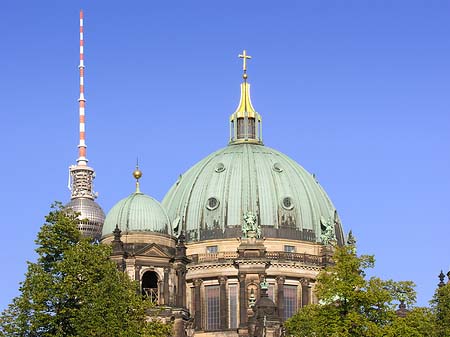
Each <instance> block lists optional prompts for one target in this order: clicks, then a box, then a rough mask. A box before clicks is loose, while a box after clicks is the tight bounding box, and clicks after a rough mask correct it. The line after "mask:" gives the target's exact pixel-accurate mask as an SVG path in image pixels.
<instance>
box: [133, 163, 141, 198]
mask: <svg viewBox="0 0 450 337" xmlns="http://www.w3.org/2000/svg"><path fill="white" fill-rule="evenodd" d="M133 177H134V179H136V192H134V193H139V194H140V193H141V190H140V188H139V179H141V177H142V171H141V170H139V163H136V169H135V170H134V171H133Z"/></svg>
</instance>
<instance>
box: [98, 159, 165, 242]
mask: <svg viewBox="0 0 450 337" xmlns="http://www.w3.org/2000/svg"><path fill="white" fill-rule="evenodd" d="M133 177H134V178H135V179H136V190H135V191H134V192H133V193H132V194H131V195H129V196H128V197H126V198H124V199H122V200H120V201H119V202H118V203H117V204H115V205H114V206H113V208H112V209H111V210H110V211H109V213H108V215H107V216H106V219H105V224H104V225H103V235H102V236H103V237H106V236H111V235H112V233H113V232H114V230H115V229H116V228H118V229H119V230H121V231H122V233H124V234H128V233H132V232H153V233H160V234H168V235H172V227H171V224H170V220H169V217H168V216H167V213H166V211H165V210H164V208H163V207H162V206H161V204H160V203H159V202H158V201H156V200H155V199H153V198H152V197H150V196H148V195H146V194H144V193H142V192H141V189H140V183H139V179H141V177H142V171H141V170H140V169H139V167H138V166H136V169H135V170H134V171H133Z"/></svg>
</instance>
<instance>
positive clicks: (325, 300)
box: [286, 245, 450, 337]
mask: <svg viewBox="0 0 450 337" xmlns="http://www.w3.org/2000/svg"><path fill="white" fill-rule="evenodd" d="M333 261H334V263H333V264H332V265H331V266H329V267H327V268H326V269H325V270H324V271H322V272H321V273H319V275H318V277H317V284H316V287H315V294H316V296H317V298H318V301H319V304H312V305H308V306H306V307H303V308H301V309H300V310H299V311H298V313H297V314H296V315H294V316H293V317H291V318H290V319H289V320H288V321H286V330H287V333H288V335H291V336H296V337H311V336H321V337H322V336H323V337H327V336H333V337H341V336H342V337H344V336H355V337H356V336H358V337H365V336H367V337H378V336H392V337H393V336H436V326H437V322H436V318H435V315H434V311H433V310H431V309H429V308H413V307H412V306H413V304H414V303H415V300H416V293H415V291H414V283H413V282H411V281H401V282H396V281H393V280H382V279H380V278H378V277H371V278H369V279H367V278H366V274H365V270H366V269H368V268H372V267H373V266H374V261H375V260H374V257H373V256H369V255H362V256H357V254H356V248H355V246H354V245H347V246H343V247H335V251H334V255H333ZM443 292H444V291H443ZM399 303H401V304H402V305H405V306H406V305H407V306H408V307H409V308H410V310H404V311H403V315H398V314H397V309H398V305H399ZM402 316H404V317H402ZM445 336H450V335H445Z"/></svg>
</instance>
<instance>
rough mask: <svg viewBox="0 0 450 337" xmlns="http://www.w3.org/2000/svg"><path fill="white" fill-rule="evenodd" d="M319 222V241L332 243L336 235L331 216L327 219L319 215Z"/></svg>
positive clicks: (327, 243) (325, 243)
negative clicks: (320, 231)
mask: <svg viewBox="0 0 450 337" xmlns="http://www.w3.org/2000/svg"><path fill="white" fill-rule="evenodd" d="M320 224H321V230H322V233H321V235H320V241H321V242H322V243H323V244H324V245H329V244H332V243H333V241H335V240H336V235H335V233H334V221H333V220H332V218H331V217H330V218H328V220H325V218H324V217H323V216H321V217H320Z"/></svg>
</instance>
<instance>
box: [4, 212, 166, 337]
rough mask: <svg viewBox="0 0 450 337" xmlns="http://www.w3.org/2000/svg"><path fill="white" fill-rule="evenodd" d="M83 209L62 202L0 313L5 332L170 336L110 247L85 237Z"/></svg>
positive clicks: (55, 335)
mask: <svg viewBox="0 0 450 337" xmlns="http://www.w3.org/2000/svg"><path fill="white" fill-rule="evenodd" d="M78 221H79V220H78V219H77V214H75V213H73V212H72V211H71V210H68V209H64V208H62V206H61V205H60V204H56V205H55V206H54V207H53V209H52V211H51V212H50V213H49V214H48V216H47V217H46V222H45V224H44V225H43V226H42V228H41V230H40V232H39V234H38V236H37V239H36V244H37V249H36V252H37V254H38V258H37V261H36V262H35V263H32V262H28V271H27V273H26V277H25V280H24V281H23V282H22V283H21V286H20V292H21V294H20V295H19V296H18V297H16V298H15V299H14V300H13V301H12V303H11V304H10V305H9V307H8V308H7V309H6V310H5V311H4V312H3V313H2V314H1V316H0V335H2V336H30V337H33V336H40V337H41V336H42V337H47V336H48V337H50V336H52V337H70V336H99V337H100V336H102V337H103V336H123V337H125V336H126V337H133V336H136V337H137V336H155V337H162V336H169V335H170V332H171V325H170V324H165V323H163V322H161V321H159V320H157V319H155V318H153V319H150V320H149V317H148V316H147V315H146V309H148V308H149V307H150V306H151V303H149V302H148V301H146V300H143V299H142V297H141V296H140V295H139V292H138V285H137V283H135V282H134V281H131V280H130V279H129V277H128V276H127V275H126V274H125V273H123V272H121V271H119V270H118V269H117V265H116V264H115V263H114V262H112V261H111V260H110V259H109V256H110V247H109V246H106V245H99V244H95V243H93V242H91V241H90V240H89V239H87V238H83V237H81V234H80V232H79V231H78V229H77V222H78Z"/></svg>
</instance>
